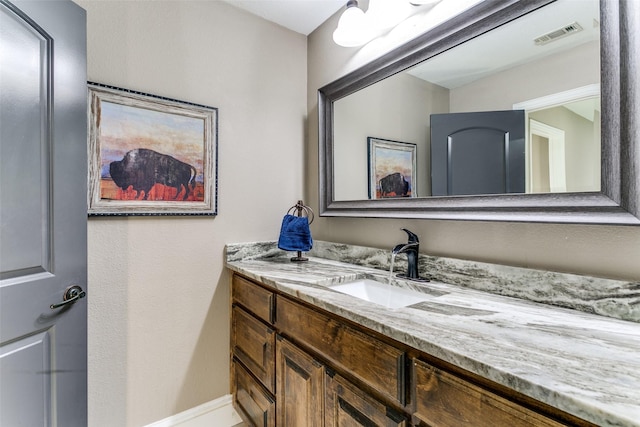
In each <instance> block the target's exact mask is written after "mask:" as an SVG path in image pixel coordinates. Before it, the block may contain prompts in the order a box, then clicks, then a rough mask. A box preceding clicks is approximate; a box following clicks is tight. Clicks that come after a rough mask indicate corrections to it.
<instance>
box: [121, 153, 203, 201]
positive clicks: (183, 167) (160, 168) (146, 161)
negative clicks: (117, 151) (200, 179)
mask: <svg viewBox="0 0 640 427" xmlns="http://www.w3.org/2000/svg"><path fill="white" fill-rule="evenodd" d="M109 173H110V174H111V178H112V179H113V182H115V183H116V185H117V186H118V187H120V188H121V189H122V190H127V189H128V188H129V187H130V186H131V187H132V188H133V189H134V190H135V191H137V192H138V194H140V192H141V191H143V192H144V199H145V200H147V199H148V197H149V191H150V190H151V188H152V187H153V186H154V185H155V184H162V185H165V186H167V187H173V188H175V189H176V190H177V193H176V196H175V197H176V198H177V197H178V195H179V194H180V192H181V191H182V188H183V187H184V196H183V197H182V200H186V199H187V197H188V196H189V193H190V192H192V191H193V190H195V187H196V183H195V179H196V173H197V171H196V168H194V167H193V166H191V165H190V164H188V163H184V162H181V161H180V160H178V159H176V158H174V157H171V156H168V155H166V154H161V153H158V152H157V151H153V150H148V149H146V148H137V149H135V150H131V151H129V152H127V154H125V155H124V157H123V158H122V160H117V161H115V162H111V164H110V165H109Z"/></svg>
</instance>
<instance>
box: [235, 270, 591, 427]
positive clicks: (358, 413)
mask: <svg viewBox="0 0 640 427" xmlns="http://www.w3.org/2000/svg"><path fill="white" fill-rule="evenodd" d="M231 294H232V298H231V299H232V310H231V312H232V321H231V324H232V327H231V329H232V331H231V351H232V354H231V362H232V363H231V373H232V387H231V389H232V393H233V395H234V397H233V402H234V406H235V407H236V409H237V410H238V412H239V413H240V414H241V416H242V417H243V419H244V420H245V421H246V422H247V423H248V424H249V425H251V426H260V427H264V426H273V425H276V426H279V427H302V426H309V427H316V426H317V427H322V426H326V427H352V426H366V427H372V426H380V427H408V426H419V427H459V426H491V427H534V426H535V427H559V426H576V427H577V426H579V427H594V425H593V424H590V423H588V422H586V421H584V420H580V419H578V418H576V417H574V416H572V415H569V414H566V413H564V412H561V411H559V410H557V409H554V408H552V407H550V406H548V405H545V404H543V403H541V402H537V401H535V400H534V399H531V398H528V397H526V396H523V395H521V394H519V393H517V392H515V391H513V390H510V389H508V388H507V387H505V386H502V385H498V384H495V383H492V382H491V381H489V380H486V379H484V378H481V377H479V376H478V375H475V374H472V373H470V372H467V371H464V370H462V369H460V368H457V367H454V366H453V365H449V364H447V363H445V362H443V361H440V360H438V359H435V358H433V357H432V356H430V355H428V354H426V353H423V352H420V351H418V350H416V349H413V348H410V347H408V346H406V345H403V344H401V343H397V342H395V341H393V340H391V339H389V338H386V337H384V336H382V335H380V334H378V333H376V332H373V331H370V330H367V329H366V328H364V327H361V326H359V325H356V324H354V323H352V322H350V321H348V320H346V319H342V318H341V317H339V316H336V315H334V314H331V313H328V312H325V311H323V310H321V309H318V308H316V307H312V306H310V305H308V304H306V303H304V302H301V301H298V300H296V299H295V298H292V297H290V296H288V295H282V294H280V293H277V291H275V290H273V291H272V290H270V289H269V288H268V287H267V286H263V285H260V284H258V283H254V282H253V281H251V280H248V279H246V278H244V277H242V276H239V275H237V274H234V276H233V279H232V293H231ZM426 361H429V362H426Z"/></svg>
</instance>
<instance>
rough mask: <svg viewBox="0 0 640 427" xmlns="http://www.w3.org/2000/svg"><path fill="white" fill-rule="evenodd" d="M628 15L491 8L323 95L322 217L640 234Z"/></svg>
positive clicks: (589, 8)
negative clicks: (633, 228) (608, 228)
mask: <svg viewBox="0 0 640 427" xmlns="http://www.w3.org/2000/svg"><path fill="white" fill-rule="evenodd" d="M637 15H638V5H637V4H634V0H621V1H620V2H618V1H614V0H600V1H598V0H555V1H552V0H521V1H517V0H507V1H486V2H482V3H480V4H478V5H477V6H475V7H474V8H472V9H469V10H467V11H466V12H464V13H462V14H460V15H458V16H457V17H455V18H454V19H452V20H450V21H448V22H446V23H444V24H442V25H441V26H439V27H436V28H434V29H432V30H430V31H429V32H427V33H425V34H423V35H421V36H420V37H418V38H417V39H415V40H413V41H411V42H408V43H407V44H405V45H404V46H401V47H399V48H397V49H396V50H394V51H392V52H390V53H388V54H386V55H385V56H383V57H381V58H379V59H377V60H375V61H373V62H371V63H370V64H367V65H365V66H364V67H362V68H361V69H358V70H356V71H354V72H352V73H351V74H349V75H347V76H345V77H343V78H341V79H339V80H337V81H335V82H333V83H330V84H329V85H327V86H325V87H323V88H321V89H320V90H319V116H320V120H319V124H320V126H319V130H320V135H319V136H320V212H321V215H324V216H361V217H396V218H434V219H464V220H473V219H476V220H501V221H533V222H570V223H600V224H640V219H639V217H640V182H639V180H640V155H639V153H638V151H639V150H640V144H639V142H638V137H639V135H638V127H639V125H638V123H639V121H640V119H639V118H638V117H637V115H638V114H640V113H639V110H638V104H639V99H638V98H639V95H638V84H639V82H638V77H637V76H638V63H639V59H638V53H637V52H638V49H639V48H640V46H637V45H634V43H637V40H634V39H633V37H632V34H634V32H635V31H640V23H639V22H638V21H639V18H638V16H637Z"/></svg>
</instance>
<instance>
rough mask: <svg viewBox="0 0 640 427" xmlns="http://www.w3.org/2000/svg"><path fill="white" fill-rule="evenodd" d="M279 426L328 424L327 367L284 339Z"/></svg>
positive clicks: (280, 358) (278, 365) (279, 367)
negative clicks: (325, 413) (326, 417)
mask: <svg viewBox="0 0 640 427" xmlns="http://www.w3.org/2000/svg"><path fill="white" fill-rule="evenodd" d="M276 347H277V351H276V369H277V372H278V392H277V402H278V409H277V416H276V419H277V421H278V425H279V426H300V427H322V426H323V425H324V422H323V420H324V416H323V410H324V408H323V400H324V399H323V397H324V366H323V365H322V364H320V363H319V362H317V361H316V360H315V359H314V358H313V357H311V356H310V355H308V354H307V353H305V352H304V351H302V350H300V349H299V348H297V347H296V346H295V345H293V344H291V343H290V342H288V341H287V340H285V339H284V338H282V337H278V341H277V344H276Z"/></svg>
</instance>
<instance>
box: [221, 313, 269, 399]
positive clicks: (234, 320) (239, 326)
mask: <svg viewBox="0 0 640 427" xmlns="http://www.w3.org/2000/svg"><path fill="white" fill-rule="evenodd" d="M275 336H276V334H275V331H274V330H273V329H271V328H270V327H269V326H268V325H265V324H264V323H262V322H261V321H259V320H258V319H256V318H254V317H253V316H251V315H250V314H249V313H247V312H246V311H244V310H243V309H241V308H240V307H237V306H234V307H233V309H232V317H231V346H232V351H233V354H234V355H235V357H236V358H237V359H238V360H240V361H241V362H242V363H243V364H244V365H245V366H246V367H247V368H248V369H249V370H250V371H251V373H253V375H255V376H256V378H258V379H259V380H260V381H261V382H262V384H263V385H264V386H265V387H266V388H267V389H268V390H269V391H270V392H272V393H273V392H274V391H275Z"/></svg>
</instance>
